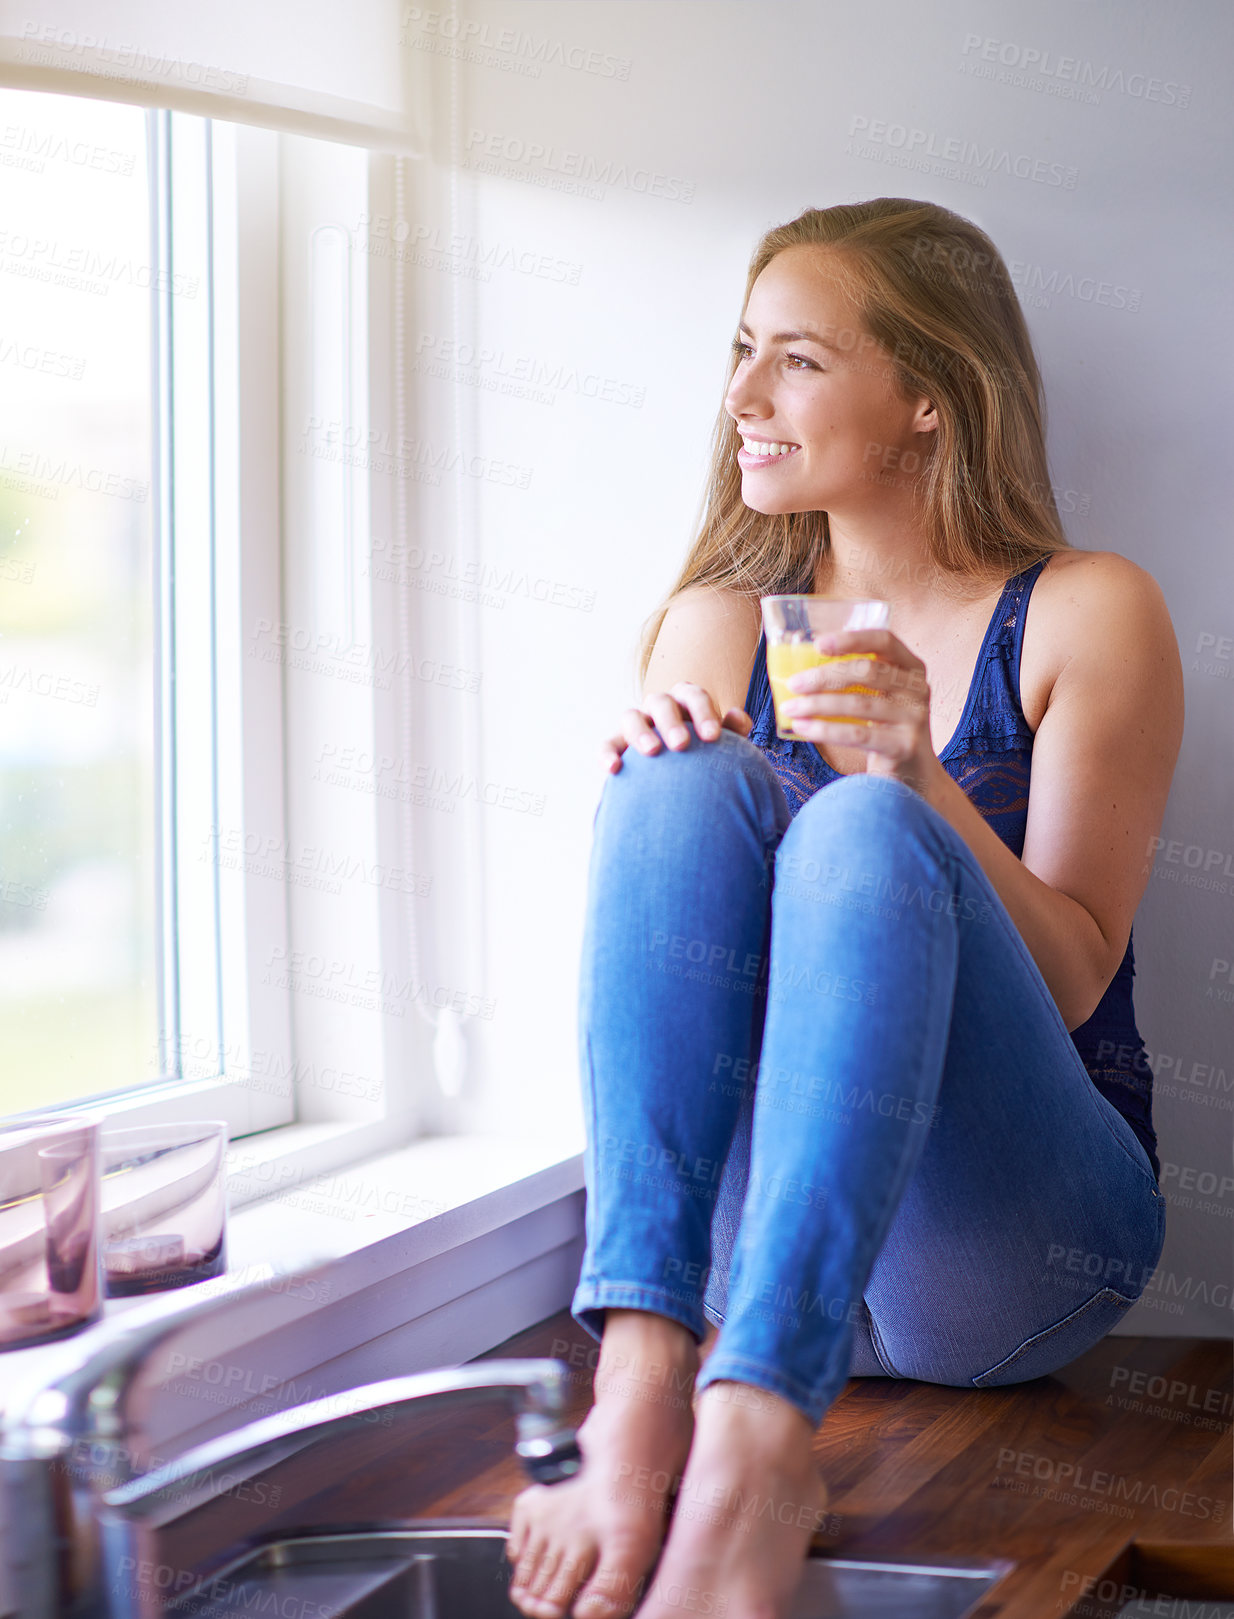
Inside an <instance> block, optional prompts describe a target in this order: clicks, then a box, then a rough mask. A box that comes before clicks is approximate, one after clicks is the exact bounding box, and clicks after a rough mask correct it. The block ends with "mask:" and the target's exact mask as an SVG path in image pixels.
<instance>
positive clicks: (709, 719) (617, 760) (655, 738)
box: [600, 680, 754, 773]
mask: <svg viewBox="0 0 1234 1619" xmlns="http://www.w3.org/2000/svg"><path fill="white" fill-rule="evenodd" d="M687 718H688V719H691V720H693V721H694V729H695V732H696V733H697V735H698V737H699V740H700V741H702V742H714V741H715V740H716V738H717V737H718V736H719V735H720V732H721V731H736V732H737V734H738V735H739V736H748V735H749V733H750V729H751V727H752V726H753V724H754V721H753V720H752V719H751V718H750V716H749V715H748V714H747V713H746V711H745V709H744V708H728V709H725V711H724V713H723V715H721V714H720V712H719V710H718V709H717V708H716V705H715V703H714V702H713V701H712V698H711V694H710V693H709V692H706V691H704V690H703V688H702V687H701V686H696V685H695V684H694V683H693V682H692V681H689V680H679V681H678V682H677V684H676V685H675V686H674V687H673V688H672V690H671V691H657V692H653V693H652V694H651V696H650V697H648V698H646V699H645V700H644V704H643V707H642V708H627V709H626V711H625V713H624V714H623V715H622V716H621V731H620V733H619V734H618V735H617V736H611V737H609V738H607V740H606V741H605V742H604V744H603V746H602V748H601V753H600V757H601V759H602V760H603V761H604V768H605V769H606V770H607V771H609V772H610V773H613V772H616V771H618V770H620V769H621V756H622V754H623V753H624V752H625V751H626V748H627V747H636V748H637V749H638V750H639V752H640V753H658V752H659V751H660V736H663V738H664V740H665V741H666V742H667V743H668V745H669V747H670V748H672V749H673V750H674V752H676V753H680V752H681V750H682V748H684V747H687V746H688V745H689V742H690V733H689V731H687V730H686V728H685V724H684V723H683V722H684V721H685V720H686V719H687ZM657 731H658V732H659V733H660V735H657V734H656V733H657Z"/></svg>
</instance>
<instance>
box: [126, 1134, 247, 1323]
mask: <svg viewBox="0 0 1234 1619" xmlns="http://www.w3.org/2000/svg"><path fill="white" fill-rule="evenodd" d="M226 1148H227V1125H226V1123H225V1121H224V1120H222V1119H195V1120H192V1121H190V1122H189V1123H187V1124H141V1125H135V1126H132V1127H130V1128H126V1129H119V1128H115V1127H113V1126H111V1125H107V1126H105V1127H104V1129H103V1132H102V1137H101V1142H100V1148H99V1152H100V1161H101V1164H102V1197H103V1213H102V1227H103V1272H104V1276H105V1278H106V1288H107V1296H108V1298H131V1297H133V1296H134V1295H136V1294H144V1293H160V1292H162V1291H163V1290H164V1289H166V1288H171V1287H187V1286H188V1285H189V1284H190V1283H191V1282H204V1281H206V1280H207V1279H208V1278H209V1277H211V1276H221V1275H222V1274H223V1272H224V1271H225V1270H226V1269H227V1256H226V1252H225V1233H226V1222H227V1201H226V1190H225V1179H224V1153H225V1151H226Z"/></svg>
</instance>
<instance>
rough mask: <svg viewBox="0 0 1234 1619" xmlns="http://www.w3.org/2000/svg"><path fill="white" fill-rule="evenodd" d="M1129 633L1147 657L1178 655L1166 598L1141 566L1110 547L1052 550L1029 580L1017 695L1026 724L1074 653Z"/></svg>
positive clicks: (1040, 711)
mask: <svg viewBox="0 0 1234 1619" xmlns="http://www.w3.org/2000/svg"><path fill="white" fill-rule="evenodd" d="M1128 636H1134V637H1135V638H1136V642H1137V645H1138V650H1139V652H1140V653H1141V654H1142V655H1143V656H1144V657H1146V658H1147V659H1149V660H1150V661H1156V660H1158V659H1160V658H1161V657H1162V656H1163V655H1166V656H1168V655H1169V653H1170V652H1171V651H1172V652H1173V654H1174V656H1175V657H1176V656H1177V641H1176V639H1175V635H1174V626H1173V623H1172V622H1171V619H1170V612H1169V608H1168V606H1167V605H1166V600H1165V596H1164V594H1163V592H1162V589H1161V586H1160V585H1159V584H1158V583H1157V581H1156V579H1154V577H1153V576H1152V574H1151V573H1149V571H1148V570H1147V568H1142V567H1140V565H1139V564H1138V563H1136V562H1133V561H1132V560H1131V559H1130V557H1125V556H1120V555H1119V553H1118V552H1117V551H1081V550H1078V549H1071V550H1065V551H1056V552H1054V554H1053V555H1052V556H1051V557H1049V558H1048V560H1047V562H1046V565H1045V567H1044V568H1043V569H1042V570H1041V573H1040V574H1039V576H1038V578H1037V581H1036V584H1035V585H1034V586H1033V592H1032V595H1031V596H1030V597H1029V604H1028V618H1027V620H1026V622H1025V629H1024V649H1023V666H1022V671H1021V699H1022V702H1023V706H1024V712H1025V716H1026V717H1027V718H1028V721H1029V724H1030V725H1031V726H1032V728H1033V729H1034V730H1036V728H1037V723H1039V721H1040V718H1041V717H1042V716H1043V715H1044V713H1045V711H1046V709H1047V708H1048V707H1049V704H1050V700H1051V697H1052V695H1053V691H1054V687H1055V683H1056V681H1057V679H1058V676H1059V675H1060V674H1061V672H1062V671H1063V670H1064V669H1065V668H1066V667H1067V665H1068V664H1069V663H1071V662H1072V661H1073V660H1074V659H1075V657H1076V655H1077V653H1080V652H1087V651H1091V650H1092V649H1093V648H1094V647H1113V646H1114V645H1115V644H1117V643H1119V642H1120V641H1122V642H1123V643H1124V644H1125V642H1126V639H1127V637H1128ZM1030 708H1031V709H1033V710H1035V712H1033V713H1030Z"/></svg>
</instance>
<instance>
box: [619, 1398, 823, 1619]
mask: <svg viewBox="0 0 1234 1619" xmlns="http://www.w3.org/2000/svg"><path fill="white" fill-rule="evenodd" d="M813 1438H814V1429H813V1427H812V1426H811V1424H810V1422H809V1419H808V1418H807V1417H805V1416H804V1415H803V1414H802V1412H800V1411H799V1410H798V1409H797V1408H796V1406H793V1405H790V1404H789V1403H788V1401H787V1400H782V1399H780V1397H779V1396H778V1395H775V1394H769V1393H767V1392H766V1391H765V1390H763V1389H758V1388H754V1387H752V1386H751V1385H750V1384H748V1383H729V1382H724V1381H721V1382H717V1383H711V1384H709V1385H708V1386H707V1387H706V1388H705V1389H704V1390H703V1391H702V1393H701V1394H700V1395H699V1396H698V1398H697V1400H696V1401H695V1430H694V1443H693V1447H692V1449H691V1451H690V1459H689V1463H688V1465H687V1467H686V1471H685V1476H684V1478H683V1479H682V1482H681V1487H680V1490H679V1492H678V1495H677V1502H676V1506H675V1507H674V1510H673V1525H672V1528H671V1529H670V1531H669V1536H668V1541H667V1543H666V1544H665V1547H664V1551H663V1554H662V1556H661V1558H660V1562H659V1566H658V1567H657V1569H656V1572H655V1577H654V1579H653V1580H652V1582H651V1588H650V1590H649V1591H648V1593H647V1599H646V1601H645V1602H644V1603H643V1605H642V1607H641V1608H640V1609H639V1610H638V1619H681V1616H682V1612H683V1610H684V1611H686V1612H693V1613H699V1614H714V1615H717V1616H723V1619H783V1616H784V1615H785V1614H786V1613H787V1611H788V1608H789V1605H790V1603H791V1602H792V1598H793V1593H794V1592H795V1591H796V1589H797V1587H798V1585H799V1584H800V1582H801V1576H802V1574H803V1572H804V1569H805V1557H806V1553H807V1551H808V1549H809V1544H810V1536H811V1535H812V1534H813V1532H814V1531H815V1530H816V1529H818V1528H819V1527H821V1525H822V1523H823V1521H824V1519H825V1517H826V1507H827V1499H828V1497H827V1486H826V1485H825V1484H824V1482H823V1480H822V1478H821V1477H820V1475H819V1473H818V1470H817V1467H816V1466H815V1463H814V1458H813V1455H812V1449H811V1445H812V1441H813Z"/></svg>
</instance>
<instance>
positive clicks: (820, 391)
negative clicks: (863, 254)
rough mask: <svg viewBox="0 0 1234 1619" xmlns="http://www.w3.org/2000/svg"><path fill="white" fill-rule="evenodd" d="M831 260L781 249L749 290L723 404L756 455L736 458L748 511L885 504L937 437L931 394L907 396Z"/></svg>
mask: <svg viewBox="0 0 1234 1619" xmlns="http://www.w3.org/2000/svg"><path fill="white" fill-rule="evenodd" d="M829 257H830V256H829V254H828V252H827V250H826V249H825V248H821V249H820V248H817V247H809V246H801V247H789V248H785V249H784V250H783V251H782V252H780V253H777V254H776V256H775V258H774V259H772V261H771V263H770V264H768V265H767V267H766V268H765V269H764V270H763V271H762V273H761V274H760V275H759V277H758V278H757V280H756V281H755V283H754V286H753V287H752V288H751V290H750V296H749V299H748V301H747V304H746V312H745V316H744V318H743V321H742V325H741V329H740V330H739V332H738V337H737V343H738V344H739V345H740V346H739V348H738V354H739V359H738V364H737V369H736V371H735V372H734V374H733V380H732V382H731V384H730V385H729V389H728V393H727V394H726V395H725V399H724V407H725V409H726V410H727V411H728V413H729V415H730V416H731V417H732V418H733V420H734V421H735V422H736V424H737V427H738V430H739V432H740V433H741V434H742V437H743V439H744V440H745V441H746V443H747V444H749V445H750V449H751V450H754V451H756V453H753V454H752V453H750V452H749V451H747V450H746V449H745V448H743V449H741V450H740V451H739V452H738V456H737V460H738V463H739V465H740V466H741V469H742V481H741V498H742V500H743V501H744V502H745V504H746V505H747V506H749V507H751V508H752V509H753V510H755V511H759V512H766V513H775V512H800V511H826V512H828V513H830V514H832V515H833V516H837V517H839V516H843V515H844V514H846V513H852V514H854V515H856V514H859V513H861V512H868V511H870V510H871V508H872V507H873V508H877V507H881V506H886V504H887V503H888V500H889V498H893V497H902V496H903V494H904V492H905V491H906V490H907V489H908V488H909V487H910V486H911V484H912V482H913V481H914V478H915V476H916V474H917V473H918V472H919V471H920V468H921V466H922V465H923V463H924V460H925V458H926V456H927V455H928V453H929V450H930V447H931V445H932V443H933V441H934V434H935V432H936V430H937V425H938V418H937V414H936V412H935V411H934V409H933V407H932V405H931V403H930V401H929V400H927V399H923V398H920V397H917V396H914V397H911V398H906V397H905V395H904V393H903V391H902V389H901V387H900V384H899V382H898V380H897V378H896V375H895V368H894V366H893V364H892V362H891V359H890V357H889V356H888V355H887V353H886V351H885V350H884V349H882V348H881V347H880V346H879V344H878V343H877V342H876V341H875V339H874V338H873V336H872V335H871V334H870V333H869V332H868V331H867V330H866V328H865V326H864V324H863V323H862V320H861V317H860V315H859V313H858V311H857V308H856V306H855V304H854V303H853V302H852V300H851V298H850V297H849V296H848V295H847V294H846V293H845V292H844V290H843V289H842V287H841V286H840V284H839V282H838V281H837V279H836V278H835V276H834V274H833V273H831V271H830V269H829ZM755 441H758V445H756V444H755ZM763 445H767V446H769V448H770V452H771V453H767V452H766V451H763V450H762V448H761V446H763ZM777 447H778V450H777Z"/></svg>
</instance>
